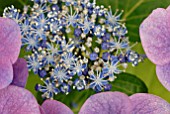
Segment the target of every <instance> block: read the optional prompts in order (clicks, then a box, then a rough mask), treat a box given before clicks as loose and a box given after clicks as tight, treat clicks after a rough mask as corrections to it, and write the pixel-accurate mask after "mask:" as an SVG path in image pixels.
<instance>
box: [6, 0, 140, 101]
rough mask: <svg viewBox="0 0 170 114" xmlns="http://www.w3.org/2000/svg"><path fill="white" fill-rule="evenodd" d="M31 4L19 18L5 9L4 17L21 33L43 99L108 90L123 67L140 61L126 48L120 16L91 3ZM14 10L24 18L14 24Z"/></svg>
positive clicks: (71, 0)
mask: <svg viewBox="0 0 170 114" xmlns="http://www.w3.org/2000/svg"><path fill="white" fill-rule="evenodd" d="M32 1H33V3H34V4H33V6H32V7H31V8H27V10H24V12H23V13H21V12H19V11H18V10H17V9H15V8H14V7H13V6H12V7H8V8H6V9H5V11H4V17H8V18H11V19H13V20H15V21H16V22H18V25H20V27H21V33H22V47H23V49H26V51H28V52H29V53H31V54H30V55H27V57H26V59H27V63H28V68H29V70H32V71H33V72H34V73H35V74H38V75H39V76H40V78H43V82H44V85H40V84H38V85H39V86H36V90H37V91H40V92H42V93H43V95H42V96H43V97H45V98H52V97H53V94H54V93H57V94H58V93H64V94H68V93H69V92H71V91H72V90H73V89H77V90H78V91H82V90H84V89H89V88H91V89H93V90H94V91H97V92H100V91H104V90H106V88H107V89H109V88H110V89H111V87H110V86H108V85H109V83H110V82H112V81H114V79H115V78H116V76H115V74H116V75H117V74H119V73H121V72H122V71H124V69H125V68H124V66H126V65H125V64H127V63H132V65H133V66H136V65H137V64H138V63H139V62H140V61H141V60H142V59H143V58H142V57H141V56H140V55H139V54H138V53H136V52H134V51H133V50H132V47H133V46H130V42H129V40H128V37H127V33H128V31H127V28H126V26H125V22H124V21H123V20H122V19H121V15H122V13H123V11H118V10H116V12H115V13H114V12H112V10H111V7H109V8H105V7H104V6H99V5H97V4H96V1H95V0H94V1H90V0H58V1H56V2H54V1H51V0H32ZM14 10H15V11H18V12H17V13H18V14H20V15H21V16H22V18H19V20H17V19H18V18H15V16H13V14H12V12H13V11H14ZM130 52H131V53H130ZM132 52H134V53H132ZM123 60H124V61H123ZM115 61H116V62H115ZM47 80H48V81H49V83H46V81H47ZM53 90H57V91H53Z"/></svg>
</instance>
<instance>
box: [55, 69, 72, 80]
mask: <svg viewBox="0 0 170 114" xmlns="http://www.w3.org/2000/svg"><path fill="white" fill-rule="evenodd" d="M52 77H53V78H54V80H56V81H58V82H59V83H63V81H67V80H69V79H70V77H69V75H68V73H67V69H65V68H63V67H57V68H55V69H54V71H53V72H52Z"/></svg>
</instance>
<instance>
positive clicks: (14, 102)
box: [0, 18, 170, 114]
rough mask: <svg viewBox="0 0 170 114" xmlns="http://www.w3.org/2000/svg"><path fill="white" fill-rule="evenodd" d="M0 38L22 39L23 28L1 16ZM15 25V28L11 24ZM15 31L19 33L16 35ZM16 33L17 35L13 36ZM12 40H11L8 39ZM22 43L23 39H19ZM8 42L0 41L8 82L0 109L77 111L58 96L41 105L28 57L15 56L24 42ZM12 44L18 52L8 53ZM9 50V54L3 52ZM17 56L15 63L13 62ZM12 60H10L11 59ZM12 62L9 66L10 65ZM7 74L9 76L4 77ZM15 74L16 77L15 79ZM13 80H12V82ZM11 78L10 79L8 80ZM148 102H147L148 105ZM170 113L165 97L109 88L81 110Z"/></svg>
mask: <svg viewBox="0 0 170 114" xmlns="http://www.w3.org/2000/svg"><path fill="white" fill-rule="evenodd" d="M0 25H1V27H2V28H1V31H0V42H4V41H5V43H7V42H6V40H8V39H12V40H13V41H18V42H20V41H21V39H20V37H18V36H20V31H19V29H14V28H19V27H18V25H17V24H16V23H15V22H14V21H12V20H10V19H7V18H6V19H5V18H0ZM9 25H10V26H11V28H10V27H9ZM14 34H17V35H15V36H13V35H14ZM11 36H13V37H11ZM8 43H9V42H8ZM19 44H20V43H19ZM19 44H15V43H12V44H10V43H9V44H7V45H6V46H5V47H4V45H2V43H1V45H0V49H1V50H2V51H1V52H0V55H1V59H0V60H1V62H3V60H4V61H6V62H4V63H3V64H2V63H1V64H0V80H3V81H2V82H4V83H3V84H4V86H0V87H1V88H0V110H1V114H73V112H72V111H71V110H70V109H69V108H68V107H67V106H66V105H64V104H62V103H61V102H58V101H56V100H45V101H44V102H43V104H42V105H41V106H40V105H39V104H38V103H37V101H36V99H35V97H34V96H33V95H32V94H31V92H29V91H28V90H26V89H24V88H23V87H25V85H26V82H27V77H28V68H27V63H26V61H25V60H24V59H15V60H14V58H12V57H14V55H15V54H16V55H15V57H16V58H17V57H18V54H19V51H20V48H17V47H20V46H21V45H19ZM9 47H16V48H17V49H18V50H17V49H16V52H15V54H14V53H8V52H9V51H10V50H9ZM5 54H8V56H3V55H5ZM9 59H11V60H12V59H13V62H14V64H13V63H12V62H11V60H9ZM8 60H9V62H11V63H10V64H9V63H8V62H7V61H8ZM7 66H8V67H7ZM4 76H5V77H4ZM11 77H12V79H11ZM8 81H9V82H8ZM6 82H8V83H6ZM146 104H147V105H146ZM110 112H113V113H114V114H131V113H132V114H140V113H142V114H146V113H149V114H157V113H161V114H168V113H169V112H170V104H169V103H167V102H166V101H164V100H163V99H161V98H159V97H157V96H153V95H149V94H142V93H141V94H135V95H132V96H130V97H129V98H128V96H127V95H125V94H123V93H120V92H105V93H99V94H96V95H93V96H91V97H90V98H89V99H87V101H86V102H85V103H84V105H83V106H82V108H81V110H80V112H79V114H87V113H88V114H94V113H98V114H103V113H104V114H109V113H110Z"/></svg>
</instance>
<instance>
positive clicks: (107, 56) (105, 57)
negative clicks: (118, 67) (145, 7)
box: [102, 52, 110, 61]
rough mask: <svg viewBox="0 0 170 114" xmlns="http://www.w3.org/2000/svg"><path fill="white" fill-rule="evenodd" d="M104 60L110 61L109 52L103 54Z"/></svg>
mask: <svg viewBox="0 0 170 114" xmlns="http://www.w3.org/2000/svg"><path fill="white" fill-rule="evenodd" d="M102 58H103V60H106V61H107V60H109V58H110V53H108V52H104V53H103V55H102Z"/></svg>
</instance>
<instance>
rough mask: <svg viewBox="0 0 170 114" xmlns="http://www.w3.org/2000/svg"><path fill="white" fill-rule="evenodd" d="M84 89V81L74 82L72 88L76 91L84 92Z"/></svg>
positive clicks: (77, 80)
mask: <svg viewBox="0 0 170 114" xmlns="http://www.w3.org/2000/svg"><path fill="white" fill-rule="evenodd" d="M85 87H86V81H85V80H81V79H76V80H75V81H74V88H76V89H77V90H78V91H81V90H84V89H85Z"/></svg>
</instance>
